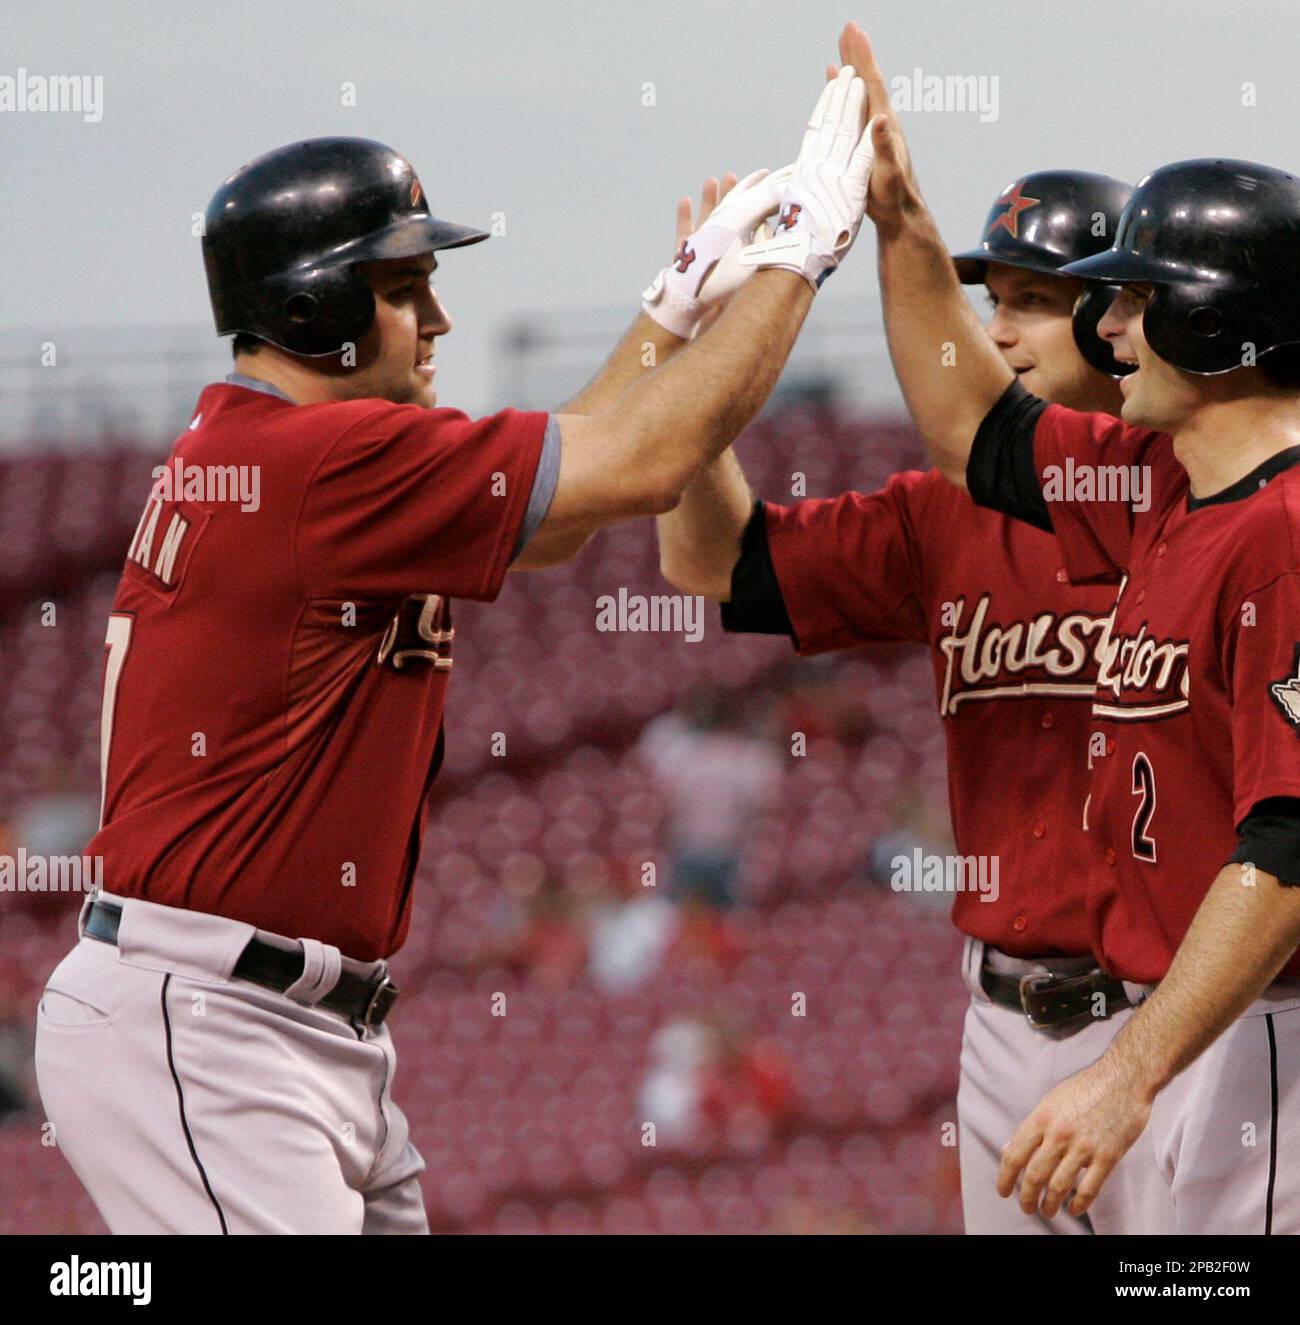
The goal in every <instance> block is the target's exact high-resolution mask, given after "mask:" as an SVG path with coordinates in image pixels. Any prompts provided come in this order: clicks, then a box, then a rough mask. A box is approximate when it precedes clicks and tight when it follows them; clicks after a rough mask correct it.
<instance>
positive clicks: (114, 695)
mask: <svg viewBox="0 0 1300 1325" xmlns="http://www.w3.org/2000/svg"><path fill="white" fill-rule="evenodd" d="M547 418H548V416H547V415H545V414H522V413H516V412H515V411H512V410H506V411H504V412H502V413H500V414H497V415H494V416H492V417H490V418H486V419H482V420H479V421H477V422H476V421H473V420H471V419H469V418H467V417H466V416H465V415H463V414H461V413H459V412H457V411H455V410H448V409H435V410H426V409H419V408H417V407H415V406H411V405H392V404H388V403H387V402H384V401H379V400H373V399H371V400H357V401H348V402H342V403H333V404H320V405H295V404H292V403H290V402H289V401H287V400H285V399H284V398H283V397H280V396H278V395H275V394H268V393H267V392H264V391H260V390H250V389H246V388H244V387H242V386H237V385H226V384H220V385H214V386H209V387H208V388H206V389H205V390H204V392H203V394H202V396H201V397H200V399H199V403H198V411H197V413H196V415H195V418H194V421H193V423H192V424H191V425H190V429H189V431H187V432H185V433H183V434H182V436H181V437H180V439H179V440H178V441H177V443H176V444H175V446H174V447H173V449H172V452H171V457H170V458H169V460H168V468H167V471H166V472H164V473H163V474H162V475H161V476H159V477H158V480H157V481H156V482H155V484H154V487H153V490H152V492H151V494H150V497H149V500H148V502H147V504H146V507H145V510H144V514H143V516H142V517H141V520H140V525H139V528H138V529H137V530H136V534H135V537H134V539H133V540H132V543H131V547H130V549H129V551H128V554H127V559H126V566H125V570H124V571H123V574H122V580H121V584H120V586H119V588H118V591H117V596H116V598H115V600H114V603H113V610H112V616H111V618H110V622H109V629H108V640H107V650H106V668H105V681H104V730H103V741H104V744H103V783H104V804H103V816H102V827H101V829H100V831H99V833H98V835H97V836H96V837H95V838H94V839H93V840H92V841H91V843H90V845H89V847H88V848H87V850H88V851H89V852H90V853H91V854H94V855H102V856H103V858H104V881H105V887H106V888H107V889H108V890H109V891H110V892H114V893H119V894H123V895H125V896H128V897H142V898H146V899H147V900H149V901H152V902H160V903H163V904H165V905H170V906H183V907H188V908H191V909H195V910H199V911H209V912H213V913H215V914H218V915H222V916H228V917H231V918H233V919H236V920H242V921H247V922H248V923H250V924H253V925H255V926H257V927H259V928H261V929H267V930H272V931H274V932H276V933H279V934H285V935H289V936H294V937H299V936H306V937H311V938H316V939H319V940H321V941H323V942H326V943H332V944H334V945H336V946H337V947H338V948H339V949H340V950H341V951H342V952H344V953H345V954H347V955H349V956H352V957H356V958H359V959H362V960H374V959H375V958H378V957H383V956H388V955H389V954H391V953H392V952H393V951H394V950H396V949H397V948H398V947H400V946H401V943H402V941H403V939H404V937H405V935H406V930H407V923H408V917H409V907H410V886H411V878H412V873H413V870H414V866H415V862H416V859H417V856H418V854H419V849H420V841H421V837H422V835H423V828H424V815H425V798H426V795H427V793H428V790H429V786H430V783H431V782H432V780H433V777H434V775H435V774H436V772H437V768H438V764H439V763H440V761H441V748H442V741H441V735H442V715H443V702H444V699H445V696H446V691H447V683H448V679H449V675H450V669H451V641H452V626H451V614H450V600H451V599H453V598H474V599H484V600H487V599H492V598H493V597H495V596H496V594H497V593H498V592H499V591H500V588H501V584H502V580H503V578H504V575H505V572H506V568H507V565H508V563H509V561H510V559H511V556H512V554H513V551H514V548H515V543H516V539H517V537H518V536H519V534H520V530H521V527H522V522H523V519H524V514H525V511H526V509H527V507H528V502H529V496H530V492H531V489H532V484H533V478H534V473H535V471H536V469H537V466H538V460H539V455H540V453H541V448H542V442H543V438H544V434H545V432H546V428H547ZM223 475H224V482H225V485H226V488H227V491H226V493H224V494H223V493H222V492H221V491H220V485H221V483H222V482H223ZM252 476H256V479H255V486H256V495H255V497H254V498H253V499H252V500H248V499H247V497H248V494H249V491H250V490H251V489H252V488H253V487H254V480H253V477H252ZM241 483H242V486H243V491H242V493H241V492H240V491H239V489H240V485H241ZM223 498H224V499H223ZM250 507H252V508H253V509H250Z"/></svg>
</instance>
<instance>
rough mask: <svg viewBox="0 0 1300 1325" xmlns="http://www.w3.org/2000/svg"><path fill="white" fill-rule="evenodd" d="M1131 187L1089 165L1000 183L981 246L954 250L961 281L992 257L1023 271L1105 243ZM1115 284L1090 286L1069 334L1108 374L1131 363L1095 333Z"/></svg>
mask: <svg viewBox="0 0 1300 1325" xmlns="http://www.w3.org/2000/svg"><path fill="white" fill-rule="evenodd" d="M1132 192H1133V189H1132V187H1131V186H1130V185H1128V184H1125V183H1124V181H1123V180H1119V179H1112V178H1111V177H1110V176H1109V175H1093V174H1090V173H1089V172H1088V171H1086V170H1037V171H1035V172H1034V173H1033V174H1031V175H1023V176H1022V177H1021V178H1020V179H1018V180H1015V181H1014V182H1013V183H1011V184H1010V185H1008V186H1007V188H1005V189H1003V191H1002V192H1001V193H1000V194H999V195H998V199H997V201H996V202H995V203H994V204H993V206H992V208H991V209H990V211H989V214H988V218H987V219H986V220H985V222H984V237H983V239H981V240H980V244H979V247H978V248H973V249H969V250H968V251H967V252H965V253H954V254H953V258H952V260H953V265H954V266H955V267H956V268H957V276H958V278H959V279H960V280H961V282H962V284H963V285H977V284H978V283H979V282H980V281H982V280H983V279H984V276H985V273H986V272H987V270H988V265H989V263H990V262H999V263H1002V264H1004V265H1005V266H1008V267H1020V268H1023V269H1025V270H1027V271H1041V272H1047V273H1050V274H1052V275H1056V274H1058V273H1060V271H1061V269H1062V268H1063V267H1065V266H1066V264H1067V263H1071V262H1077V261H1078V260H1079V259H1080V258H1086V257H1090V256H1091V255H1092V254H1094V253H1100V252H1102V251H1103V250H1104V249H1106V248H1107V247H1108V246H1109V244H1110V242H1111V240H1112V238H1113V237H1114V235H1115V230H1116V227H1117V226H1118V224H1119V218H1120V213H1121V212H1122V211H1123V210H1124V205H1125V203H1127V202H1128V200H1129V195H1130V194H1131V193H1132ZM1116 288H1117V287H1113V288H1111V289H1110V290H1109V291H1104V290H1100V289H1098V290H1089V291H1087V292H1086V293H1085V294H1083V295H1082V296H1080V298H1079V301H1078V303H1077V304H1076V305H1075V309H1074V339H1075V343H1076V344H1077V345H1078V347H1079V352H1080V353H1081V354H1082V355H1083V357H1084V358H1085V359H1086V360H1087V361H1088V363H1090V364H1091V365H1092V366H1093V367H1094V368H1096V369H1098V370H1099V371H1101V372H1103V373H1109V374H1110V375H1111V376H1112V377H1120V376H1123V375H1124V374H1125V373H1127V372H1131V371H1132V369H1131V368H1130V367H1128V366H1126V365H1123V364H1118V363H1116V362H1115V358H1114V356H1113V355H1112V353H1111V349H1110V346H1109V345H1107V344H1106V342H1105V341H1103V340H1102V339H1101V338H1100V337H1099V336H1098V335H1097V323H1098V322H1100V321H1101V317H1102V314H1103V313H1104V312H1105V311H1106V309H1107V308H1108V307H1109V306H1110V301H1111V299H1112V298H1113V297H1114V295H1115V292H1116Z"/></svg>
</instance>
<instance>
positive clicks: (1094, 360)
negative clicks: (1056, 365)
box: [1073, 285, 1134, 377]
mask: <svg viewBox="0 0 1300 1325" xmlns="http://www.w3.org/2000/svg"><path fill="white" fill-rule="evenodd" d="M1117 294H1119V286H1118V285H1090V286H1089V287H1088V288H1087V289H1086V290H1085V291H1084V292H1083V293H1082V294H1081V295H1080V296H1079V297H1078V299H1076V300H1075V302H1074V317H1073V327H1074V343H1075V344H1076V345H1077V346H1078V347H1079V353H1080V354H1081V355H1083V358H1084V361H1085V362H1086V363H1087V364H1089V365H1090V366H1091V367H1093V368H1095V369H1096V370H1097V371H1098V372H1099V373H1105V374H1106V376H1107V377H1127V376H1128V375H1129V373H1131V372H1132V371H1133V367H1134V366H1133V365H1132V364H1129V363H1120V362H1119V361H1118V360H1117V359H1116V358H1115V352H1114V351H1113V350H1112V349H1111V347H1110V345H1109V344H1108V343H1107V342H1106V341H1104V340H1103V339H1102V338H1101V337H1100V336H1099V335H1098V334H1097V327H1098V325H1099V324H1100V323H1101V320H1102V318H1103V317H1105V316H1106V310H1107V309H1108V308H1109V307H1110V306H1111V304H1112V303H1114V301H1115V296H1116V295H1117Z"/></svg>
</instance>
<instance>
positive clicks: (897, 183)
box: [832, 23, 920, 226]
mask: <svg viewBox="0 0 1300 1325" xmlns="http://www.w3.org/2000/svg"><path fill="white" fill-rule="evenodd" d="M840 60H841V61H842V62H843V63H844V64H851V65H852V66H853V68H854V69H856V70H857V72H858V75H859V77H861V79H862V81H863V82H864V83H865V84H866V86H867V114H868V116H869V122H868V125H867V133H868V134H869V135H870V139H871V146H872V150H873V151H874V152H875V157H876V164H875V166H874V168H873V169H872V171H871V187H870V191H869V194H868V198H867V215H868V216H869V217H870V218H871V220H872V221H873V222H874V224H876V225H877V226H880V225H882V224H889V223H890V222H892V221H895V220H897V219H898V217H899V216H900V215H902V214H903V213H904V212H906V211H907V210H908V209H909V208H911V207H914V206H916V205H917V204H918V203H919V201H920V189H919V188H918V187H917V183H916V174H915V172H914V171H913V170H912V159H911V157H910V156H909V155H908V151H907V143H906V141H905V140H904V138H903V130H902V126H901V125H900V124H899V122H898V116H897V115H896V114H895V112H894V108H893V106H892V105H891V104H890V100H889V88H888V86H887V85H886V83H885V76H884V74H883V73H881V71H880V65H879V64H878V63H877V62H876V54H875V52H874V51H873V50H872V48H871V42H870V40H869V39H868V37H867V34H866V33H865V32H863V30H862V29H861V28H860V27H858V25H857V24H856V23H846V24H845V25H844V31H843V32H841V33H840ZM833 67H834V66H832V68H833Z"/></svg>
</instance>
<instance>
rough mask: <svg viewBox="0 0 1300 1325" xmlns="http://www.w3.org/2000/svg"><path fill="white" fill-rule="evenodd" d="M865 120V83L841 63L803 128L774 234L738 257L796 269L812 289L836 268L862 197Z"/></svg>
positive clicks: (868, 161) (867, 165) (866, 164)
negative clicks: (801, 139)
mask: <svg viewBox="0 0 1300 1325" xmlns="http://www.w3.org/2000/svg"><path fill="white" fill-rule="evenodd" d="M865 125H866V85H865V84H864V83H863V81H862V79H860V78H857V77H855V75H854V72H853V70H852V69H851V68H849V67H848V66H845V67H844V68H843V69H841V70H840V71H839V73H838V74H837V76H836V77H835V78H834V79H832V80H831V81H830V82H828V83H827V84H826V86H825V87H824V88H823V89H822V94H821V96H820V98H818V101H817V105H816V107H815V108H814V109H813V113H812V117H811V118H810V119H809V121H808V124H807V127H806V129H805V130H804V136H803V143H802V144H801V145H800V148H799V155H798V157H797V158H796V160H795V163H794V166H793V168H792V169H791V172H790V178H789V182H788V183H787V184H786V185H785V188H784V189H783V190H782V193H781V213H780V217H779V219H778V220H777V223H776V230H775V233H774V235H773V237H772V238H771V239H768V240H763V241H760V242H758V243H755V244H751V245H750V247H749V248H747V249H746V250H745V251H744V252H743V253H742V254H741V255H740V260H741V262H742V263H744V264H746V265H747V266H753V267H783V268H785V269H786V270H787V271H794V272H798V273H799V275H800V276H802V277H804V278H805V279H806V280H807V281H808V282H809V283H810V284H811V285H812V287H813V289H814V290H815V289H817V288H818V286H820V285H821V283H822V282H823V281H824V280H825V279H826V277H827V276H829V275H830V274H831V272H833V271H834V270H835V269H836V267H838V266H839V264H840V263H841V262H842V261H843V260H844V258H845V256H846V255H847V253H848V251H849V249H850V248H852V247H853V241H854V239H856V238H857V234H858V228H859V227H860V226H861V224H862V217H863V212H864V209H865V207H866V203H867V183H868V180H869V179H870V177H871V166H872V161H873V159H874V158H873V152H872V147H871V139H870V138H869V137H868V135H867V134H866V133H864V132H863V129H864V127H865Z"/></svg>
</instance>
